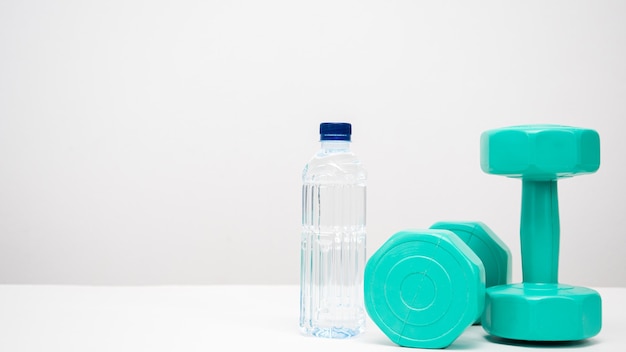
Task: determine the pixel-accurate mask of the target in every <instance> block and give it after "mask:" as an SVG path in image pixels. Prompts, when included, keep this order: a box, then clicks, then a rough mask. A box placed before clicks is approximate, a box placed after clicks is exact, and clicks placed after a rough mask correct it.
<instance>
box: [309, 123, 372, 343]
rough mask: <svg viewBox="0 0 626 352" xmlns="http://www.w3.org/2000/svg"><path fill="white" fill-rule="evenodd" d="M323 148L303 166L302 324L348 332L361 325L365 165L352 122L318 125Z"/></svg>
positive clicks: (339, 334)
mask: <svg viewBox="0 0 626 352" xmlns="http://www.w3.org/2000/svg"><path fill="white" fill-rule="evenodd" d="M320 133H321V143H322V147H321V149H320V150H319V151H318V152H317V153H316V154H315V155H314V156H313V158H312V159H311V160H310V161H309V163H308V164H307V165H306V167H305V169H304V172H303V186H302V238H301V274H300V275H301V277H300V279H301V281H300V328H301V330H302V332H303V333H305V334H307V335H313V336H319V337H329V338H346V337H351V336H355V335H358V334H360V333H361V332H363V331H364V327H365V314H366V313H365V308H364V304H363V270H364V268H365V263H366V257H365V256H366V226H365V217H366V179H367V175H366V171H365V169H364V167H363V166H362V164H361V163H360V161H359V159H358V158H357V156H356V155H355V154H354V153H353V152H352V151H351V150H350V135H351V125H350V124H346V123H323V124H321V125H320Z"/></svg>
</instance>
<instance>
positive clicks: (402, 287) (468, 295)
mask: <svg viewBox="0 0 626 352" xmlns="http://www.w3.org/2000/svg"><path fill="white" fill-rule="evenodd" d="M364 297H365V308H366V310H367V313H368V314H369V316H370V318H371V319H372V321H373V322H374V323H375V324H376V325H377V326H378V327H379V328H380V330H381V331H382V332H383V333H384V334H385V335H386V336H387V337H388V338H389V339H390V340H391V341H393V342H394V343H396V344H398V345H400V346H404V347H414V348H444V347H447V346H449V345H450V344H451V343H452V342H453V341H454V340H456V338H457V337H458V336H459V335H460V334H461V333H462V332H463V331H464V330H465V329H466V328H467V327H468V326H470V325H472V324H473V323H474V321H476V319H477V318H478V317H479V315H480V314H481V313H482V311H483V308H484V302H485V272H484V267H483V264H482V262H481V261H480V259H479V258H478V257H477V256H476V254H474V252H473V251H472V250H471V249H470V248H469V247H468V246H467V245H466V244H465V243H464V242H463V241H462V240H461V239H460V238H458V236H456V235H455V234H454V233H452V232H450V231H447V230H435V229H428V230H405V231H400V232H398V233H396V234H394V235H392V236H391V237H390V238H389V239H388V240H387V241H386V242H385V243H384V244H383V245H382V246H381V247H380V248H379V249H378V250H377V251H376V252H375V253H374V254H373V255H372V256H371V258H370V259H369V260H368V262H367V264H366V266H365V276H364Z"/></svg>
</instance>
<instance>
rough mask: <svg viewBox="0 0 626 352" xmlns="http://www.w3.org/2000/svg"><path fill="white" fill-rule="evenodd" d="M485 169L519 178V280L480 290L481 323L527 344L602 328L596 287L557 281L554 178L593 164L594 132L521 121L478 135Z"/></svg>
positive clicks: (595, 161) (597, 144)
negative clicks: (482, 297)
mask: <svg viewBox="0 0 626 352" xmlns="http://www.w3.org/2000/svg"><path fill="white" fill-rule="evenodd" d="M480 146H481V154H480V156H481V168H482V170H483V171H484V172H486V173H489V174H495V175H503V176H507V177H512V178H519V179H521V180H522V209H521V223H520V239H521V251H522V272H523V282H522V283H519V284H512V285H500V286H494V287H491V288H489V289H487V290H486V300H485V313H484V315H483V319H482V325H483V328H484V329H485V330H486V331H487V332H488V333H490V334H492V335H494V336H497V337H501V338H507V339H515V340H527V341H575V340H582V339H586V338H589V337H593V336H595V335H596V334H598V333H599V332H600V329H601V326H602V301H601V298H600V295H599V294H598V292H596V291H595V290H592V289H589V288H584V287H574V286H569V285H564V284H560V283H559V282H558V259H559V237H560V227H559V208H558V195H557V180H558V179H561V178H567V177H572V176H576V175H580V174H589V173H593V172H595V171H597V170H598V168H599V166H600V137H599V135H598V133H597V132H596V131H594V130H591V129H584V128H577V127H570V126H559V125H526V126H513V127H507V128H501V129H494V130H489V131H486V132H484V133H483V134H482V135H481V142H480Z"/></svg>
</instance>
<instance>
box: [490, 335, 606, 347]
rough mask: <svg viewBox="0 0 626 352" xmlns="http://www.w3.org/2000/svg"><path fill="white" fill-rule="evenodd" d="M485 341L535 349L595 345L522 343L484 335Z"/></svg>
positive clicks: (551, 342) (581, 343)
mask: <svg viewBox="0 0 626 352" xmlns="http://www.w3.org/2000/svg"><path fill="white" fill-rule="evenodd" d="M485 339H486V340H487V341H489V342H492V343H497V344H500V345H508V346H520V347H535V348H579V347H580V348H582V347H589V346H593V345H595V344H596V343H595V341H592V340H578V341H524V340H511V339H505V338H501V337H497V336H492V335H485Z"/></svg>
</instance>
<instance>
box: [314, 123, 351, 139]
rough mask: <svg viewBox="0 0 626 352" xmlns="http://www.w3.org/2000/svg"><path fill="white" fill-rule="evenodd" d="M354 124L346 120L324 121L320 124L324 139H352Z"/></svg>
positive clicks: (321, 135) (321, 134) (321, 136)
mask: <svg viewBox="0 0 626 352" xmlns="http://www.w3.org/2000/svg"><path fill="white" fill-rule="evenodd" d="M351 135H352V125H351V124H349V123H346V122H323V123H321V124H320V139H321V140H322V141H348V142H349V141H350V136H351Z"/></svg>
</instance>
